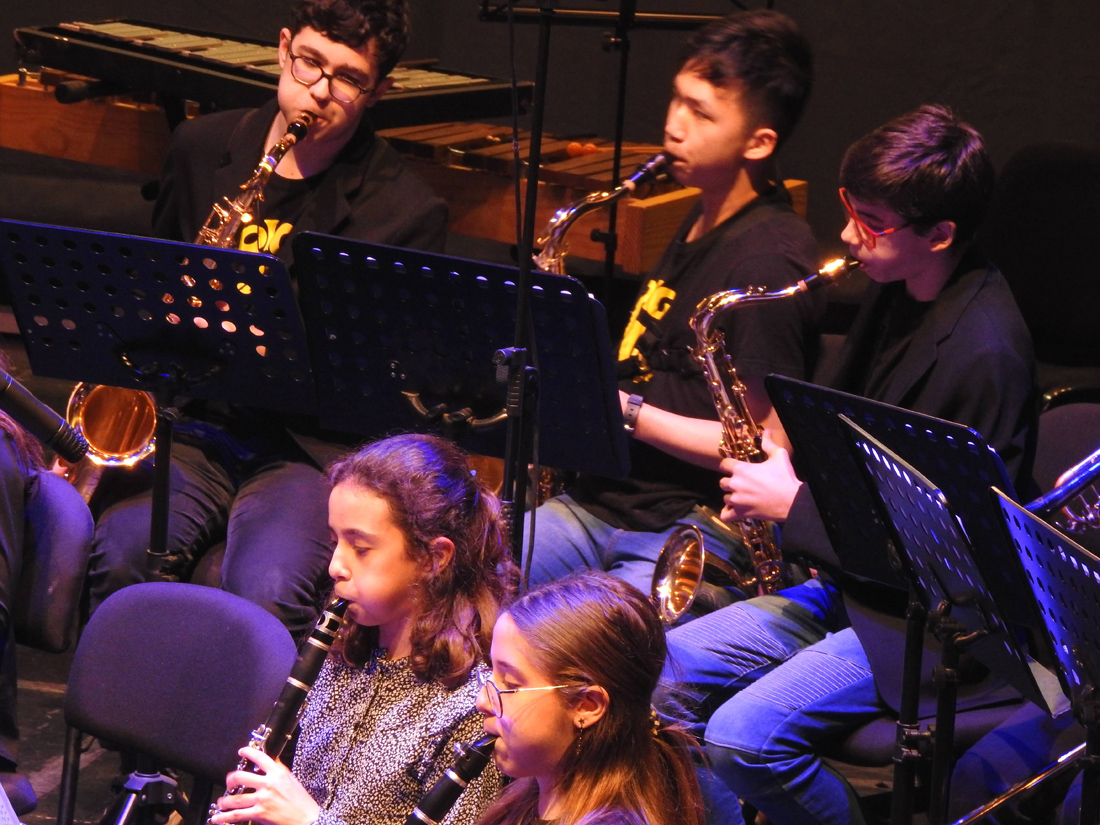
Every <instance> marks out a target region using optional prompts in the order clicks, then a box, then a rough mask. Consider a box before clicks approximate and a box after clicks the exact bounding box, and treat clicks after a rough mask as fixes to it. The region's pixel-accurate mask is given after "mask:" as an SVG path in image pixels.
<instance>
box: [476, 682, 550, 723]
mask: <svg viewBox="0 0 1100 825" xmlns="http://www.w3.org/2000/svg"><path fill="white" fill-rule="evenodd" d="M564 687H570V686H569V685H542V686H540V687H529V688H508V689H507V690H501V689H500V688H498V687H497V686H496V683H495V682H494V681H493V677H492V676H489V675H486V676H484V677H483V678H482V680H481V688H482V690H484V691H485V695H486V696H488V697H489V709H490V710H491V711H492V712H493V716H496V717H500V716H503V715H504V705H503V703H502V702H501V700H500V697H502V696H503V695H504V694H506V693H523V692H524V691H528V690H560V689H561V688H564Z"/></svg>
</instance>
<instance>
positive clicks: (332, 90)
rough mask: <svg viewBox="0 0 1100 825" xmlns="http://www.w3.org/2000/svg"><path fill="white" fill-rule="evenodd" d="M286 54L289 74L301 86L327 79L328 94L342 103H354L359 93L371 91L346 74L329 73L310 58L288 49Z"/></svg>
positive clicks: (363, 93)
mask: <svg viewBox="0 0 1100 825" xmlns="http://www.w3.org/2000/svg"><path fill="white" fill-rule="evenodd" d="M287 54H288V56H289V57H290V76H291V77H293V78H294V79H295V80H296V81H297V82H298V83H301V84H302V85H303V86H312V85H313V84H314V83H316V82H317V81H318V80H320V79H321V78H322V77H323V78H325V79H326V80H327V81H328V91H329V94H331V95H332V96H333V97H334V98H336V99H337V100H339V101H341V102H342V103H354V102H355V101H356V100H358V99H359V95H365V94H369V93H370V92H371V89H365V88H363V87H362V86H360V85H359V84H358V83H356V82H355V81H354V80H352V79H351V78H350V77H348V76H347V75H342V74H335V75H334V74H329V73H328V72H326V71H325V70H324V69H322V68H321V65H320V64H319V63H318V62H317V61H316V60H313V59H312V58H309V57H303V56H302V55H300V54H294V52H292V51H290V50H289V49H287Z"/></svg>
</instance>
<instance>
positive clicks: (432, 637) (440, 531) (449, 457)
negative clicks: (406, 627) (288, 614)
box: [328, 435, 518, 689]
mask: <svg viewBox="0 0 1100 825" xmlns="http://www.w3.org/2000/svg"><path fill="white" fill-rule="evenodd" d="M328 477H329V481H330V482H331V483H332V484H333V485H334V486H335V485H337V484H353V485H355V486H356V487H360V488H362V489H363V490H367V491H370V492H372V493H374V494H375V495H377V496H379V497H380V498H382V499H383V500H385V501H386V503H387V504H389V507H390V517H391V518H392V519H393V521H394V524H396V525H397V527H398V529H400V531H401V533H402V535H403V536H404V538H405V551H406V552H407V553H408V554H409V557H410V558H411V559H413V560H414V561H416V562H422V563H424V566H425V567H430V568H431V570H432V573H431V574H430V575H429V576H428V577H427V579H426V580H425V581H424V582H423V585H424V605H425V607H424V611H423V612H422V613H421V614H420V616H419V617H418V618H417V619H416V622H415V624H414V625H413V629H412V655H411V664H412V669H413V672H414V673H416V675H417V676H418V677H420V678H421V679H423V680H424V681H436V680H438V681H440V682H442V683H443V684H444V685H445V686H446V687H448V688H450V689H454V688H456V687H458V686H459V685H461V684H463V683H464V682H465V681H466V680H467V679H468V678H469V675H470V671H471V670H472V669H473V667H474V666H475V665H476V664H477V663H478V662H479V661H480V662H487V661H488V660H489V646H490V643H491V640H492V632H493V625H494V624H495V623H496V620H497V615H498V614H499V613H500V610H501V608H502V607H503V606H504V605H506V604H507V603H508V602H509V601H510V600H511V598H512V596H513V595H514V593H515V587H516V583H517V581H518V575H517V571H516V567H515V565H514V564H513V562H512V557H511V556H510V555H509V553H508V536H507V531H506V530H505V527H504V522H503V520H502V518H501V514H500V502H499V501H498V500H497V497H496V496H495V495H494V494H493V493H492V492H491V491H490V490H489V489H487V488H486V487H485V485H484V484H483V483H482V482H481V481H479V480H478V479H477V478H475V477H474V476H473V475H472V474H471V472H470V466H469V463H468V462H467V459H466V454H465V453H464V452H463V451H462V450H461V449H459V448H458V447H456V446H455V445H454V444H452V443H451V442H449V441H446V440H444V439H442V438H437V437H436V436H431V435H399V436H394V437H392V438H387V439H384V440H382V441H376V442H375V443H373V444H369V445H367V446H366V447H363V448H362V449H361V450H359V451H358V452H356V453H352V454H351V455H349V456H347V457H345V458H343V459H341V460H340V461H338V462H337V463H336V464H334V465H333V466H332V467H331V468H330V469H329V473H328ZM441 537H444V538H448V539H450V540H451V541H452V542H454V548H455V549H454V556H453V558H452V559H451V561H450V563H449V564H443V563H442V561H443V560H442V559H441V558H440V557H439V551H438V550H437V549H436V548H435V547H433V542H434V541H435V539H438V538H441ZM377 645H378V628H377V627H364V626H361V625H357V624H354V623H348V626H347V627H346V629H345V632H344V635H343V636H342V638H341V639H340V640H339V641H338V643H337V646H336V649H337V650H338V651H339V652H341V653H342V654H343V657H344V659H345V660H346V661H347V662H349V663H350V664H354V665H362V664H364V663H365V662H366V661H367V660H368V659H369V657H370V655H371V652H372V651H373V650H374V648H375V647H377Z"/></svg>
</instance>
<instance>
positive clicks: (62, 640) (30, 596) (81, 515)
mask: <svg viewBox="0 0 1100 825" xmlns="http://www.w3.org/2000/svg"><path fill="white" fill-rule="evenodd" d="M24 521H25V524H26V526H25V529H24V533H23V569H22V572H21V573H20V574H19V582H18V585H17V590H16V596H15V606H14V609H13V611H12V618H13V621H14V623H15V638H16V639H17V640H18V641H19V642H20V644H25V645H28V646H30V647H36V648H38V649H40V650H45V651H47V652H49V653H60V652H61V651H63V650H67V649H68V647H69V645H70V644H71V643H72V639H73V635H74V629H75V627H76V613H77V610H78V609H79V607H80V598H81V592H82V590H83V587H84V574H85V572H86V570H87V568H88V556H89V554H90V553H91V544H92V531H93V529H94V524H93V522H92V514H91V513H90V512H89V511H88V505H87V504H85V503H84V499H83V498H81V496H80V493H78V492H77V491H76V489H75V488H74V487H73V486H72V485H71V484H69V482H67V481H65V479H63V478H61V477H60V476H55V475H53V474H52V473H47V472H41V473H39V474H38V475H37V476H36V477H35V478H34V479H32V481H31V488H30V491H29V494H28V496H27V501H26V506H25V509H24Z"/></svg>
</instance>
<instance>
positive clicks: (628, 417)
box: [623, 395, 645, 436]
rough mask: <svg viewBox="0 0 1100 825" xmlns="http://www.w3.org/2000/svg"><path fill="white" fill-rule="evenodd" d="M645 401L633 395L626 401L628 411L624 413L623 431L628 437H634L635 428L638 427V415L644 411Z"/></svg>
mask: <svg viewBox="0 0 1100 825" xmlns="http://www.w3.org/2000/svg"><path fill="white" fill-rule="evenodd" d="M644 403H645V399H644V398H642V397H641V396H640V395H632V396H630V398H628V399H627V400H626V409H625V410H624V411H623V429H624V430H626V434H627V435H631V436H632V435H634V428H635V427H636V426H637V425H638V413H639V412H641V410H642V404H644Z"/></svg>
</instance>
